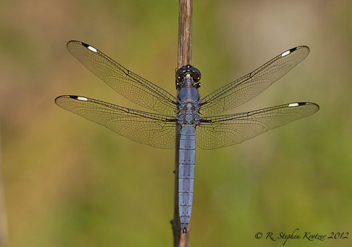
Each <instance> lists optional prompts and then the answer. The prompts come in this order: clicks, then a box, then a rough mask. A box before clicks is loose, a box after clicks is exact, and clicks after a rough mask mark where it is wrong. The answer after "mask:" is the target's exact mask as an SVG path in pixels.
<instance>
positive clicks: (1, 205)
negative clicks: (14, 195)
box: [0, 139, 8, 247]
mask: <svg viewBox="0 0 352 247" xmlns="http://www.w3.org/2000/svg"><path fill="white" fill-rule="evenodd" d="M0 142H1V139H0ZM1 154H2V153H1V145H0V247H6V246H8V242H7V241H8V238H7V221H6V210H5V196H4V187H3V179H2V155H1Z"/></svg>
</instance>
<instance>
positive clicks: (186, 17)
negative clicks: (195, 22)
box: [177, 0, 193, 68]
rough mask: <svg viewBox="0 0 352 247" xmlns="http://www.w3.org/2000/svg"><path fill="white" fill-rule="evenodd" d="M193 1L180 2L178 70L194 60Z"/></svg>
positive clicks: (182, 0) (183, 0)
mask: <svg viewBox="0 0 352 247" xmlns="http://www.w3.org/2000/svg"><path fill="white" fill-rule="evenodd" d="M192 2H193V0H180V4H179V17H178V18H179V24H178V54H177V55H178V57H177V68H181V67H182V66H184V65H187V64H191V60H192V5H193V3H192Z"/></svg>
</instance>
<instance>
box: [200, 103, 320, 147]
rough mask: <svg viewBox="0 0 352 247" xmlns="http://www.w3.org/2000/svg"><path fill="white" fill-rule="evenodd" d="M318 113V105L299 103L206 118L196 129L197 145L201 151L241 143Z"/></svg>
mask: <svg viewBox="0 0 352 247" xmlns="http://www.w3.org/2000/svg"><path fill="white" fill-rule="evenodd" d="M318 110H319V106H318V105H317V104H314V103H309V102H300V103H290V104H285V105H279V106H274V107H270V108H265V109H261V110H256V111H250V112H244V113H237V114H232V115H223V116H215V117H205V118H202V120H201V124H200V126H198V127H197V129H196V142H197V145H198V146H199V147H200V148H202V149H214V148H220V147H225V146H231V145H234V144H239V143H241V142H244V141H246V140H248V139H251V138H253V137H255V136H257V135H260V134H262V133H264V132H266V131H268V130H271V129H275V128H277V127H279V126H282V125H285V124H287V123H290V122H292V121H295V120H297V119H300V118H303V117H307V116H309V115H312V114H313V113H315V112H317V111H318Z"/></svg>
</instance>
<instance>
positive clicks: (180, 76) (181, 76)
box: [177, 71, 185, 80]
mask: <svg viewBox="0 0 352 247" xmlns="http://www.w3.org/2000/svg"><path fill="white" fill-rule="evenodd" d="M184 77H185V71H182V72H180V73H179V74H178V76H177V78H178V79H179V80H181V79H183V78H184Z"/></svg>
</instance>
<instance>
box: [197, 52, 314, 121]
mask: <svg viewBox="0 0 352 247" xmlns="http://www.w3.org/2000/svg"><path fill="white" fill-rule="evenodd" d="M308 54H309V48H308V47H307V46H298V47H295V48H292V49H290V50H287V51H285V52H283V53H281V54H280V55H278V56H276V57H275V58H273V59H272V60H270V61H269V62H267V63H265V64H263V65H262V66H260V67H259V68H258V69H256V70H254V71H252V72H251V73H249V74H247V75H245V76H243V77H241V78H239V79H237V80H235V81H233V82H230V83H229V84H227V85H225V86H223V87H221V88H219V89H217V90H215V91H214V92H212V93H210V94H209V95H207V96H205V97H204V98H203V99H202V100H201V101H200V104H201V108H200V109H201V113H202V115H204V116H213V115H216V114H218V113H220V112H223V111H227V110H230V109H232V108H235V107H237V106H240V105H242V104H244V103H246V102H247V101H249V100H251V99H253V98H254V97H255V96H257V95H258V94H260V93H261V92H263V91H264V90H265V89H267V88H268V87H269V86H270V85H271V84H273V83H274V82H275V81H277V80H279V79H280V78H281V77H283V76H284V75H285V74H286V73H288V72H289V71H290V70H291V69H292V68H294V67H295V66H296V65H297V64H299V63H300V62H301V61H302V60H303V59H304V58H305V57H307V56H308Z"/></svg>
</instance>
